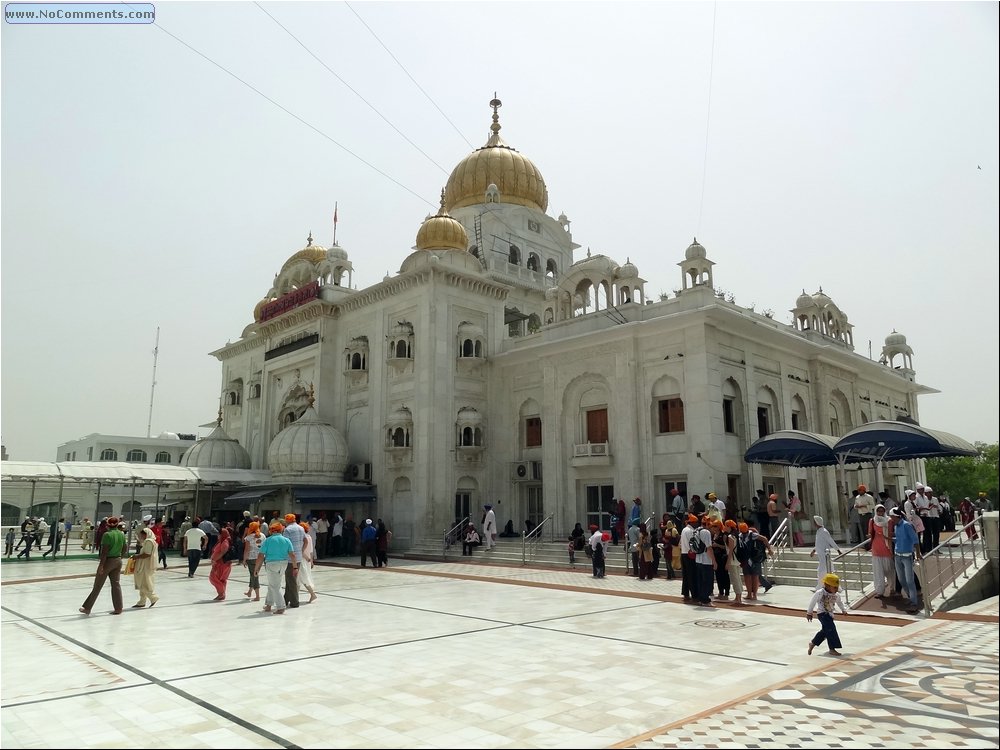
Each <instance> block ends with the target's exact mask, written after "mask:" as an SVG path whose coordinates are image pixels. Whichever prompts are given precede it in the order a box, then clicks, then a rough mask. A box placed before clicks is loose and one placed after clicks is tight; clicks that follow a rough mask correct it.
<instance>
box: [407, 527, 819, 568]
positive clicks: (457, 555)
mask: <svg viewBox="0 0 1000 750" xmlns="http://www.w3.org/2000/svg"><path fill="white" fill-rule="evenodd" d="M441 553H442V544H441V539H439V538H438V539H420V540H416V541H415V542H414V543H413V544H412V545H411V546H410V548H409V549H408V550H407V551H406V552H404V553H403V554H401V555H400V557H404V558H409V559H415V560H442V561H447V562H458V563H465V564H473V565H521V564H522V560H521V558H522V553H521V537H519V536H518V537H500V538H498V539H497V541H496V549H494V550H493V551H492V552H487V551H486V550H485V549H483V547H476V548H475V550H474V551H473V553H472V555H471V557H470V556H466V557H463V556H462V543H461V542H456V543H455V544H453V545H451V547H449V548H448V549H447V551H446V554H445V556H444V557H442V554H441ZM524 564H526V565H530V566H533V567H540V568H571V565H570V562H569V553H568V552H567V551H566V541H565V540H563V541H555V542H548V541H542V542H539V543H538V544H537V545H536V546H535V549H534V554H533V555H532V554H531V553H530V552H529V557H528V559H527V560H526V561H525V563H524ZM605 566H606V568H607V571H608V572H609V573H612V572H614V573H623V572H625V551H624V548H623V547H622V545H621V544H619V545H618V546H617V547H612V546H609V547H608V559H607V561H606V563H605ZM576 567H577V568H584V569H587V570H590V558H589V557H587V554H586V553H585V552H584V551H583V550H579V551H577V552H576ZM660 570H661V572H662V571H663V563H662V562H661V563H660ZM813 578H814V579H815V573H814V574H813Z"/></svg>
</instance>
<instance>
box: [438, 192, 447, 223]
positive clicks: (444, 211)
mask: <svg viewBox="0 0 1000 750" xmlns="http://www.w3.org/2000/svg"><path fill="white" fill-rule="evenodd" d="M446 213H448V212H447V211H446V210H445V207H444V188H441V208H439V209H438V213H437V215H438V216H444V215H445V214H446Z"/></svg>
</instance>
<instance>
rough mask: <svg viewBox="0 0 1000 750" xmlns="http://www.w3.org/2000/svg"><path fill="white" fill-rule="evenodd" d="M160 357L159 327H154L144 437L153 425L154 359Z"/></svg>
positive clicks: (147, 435)
mask: <svg viewBox="0 0 1000 750" xmlns="http://www.w3.org/2000/svg"><path fill="white" fill-rule="evenodd" d="M159 355H160V327H159V326H156V344H155V345H154V346H153V385H152V386H150V389H149V420H148V421H147V422H146V437H149V432H150V428H151V427H152V425H153V394H154V393H155V392H156V358H157V357H158V356H159Z"/></svg>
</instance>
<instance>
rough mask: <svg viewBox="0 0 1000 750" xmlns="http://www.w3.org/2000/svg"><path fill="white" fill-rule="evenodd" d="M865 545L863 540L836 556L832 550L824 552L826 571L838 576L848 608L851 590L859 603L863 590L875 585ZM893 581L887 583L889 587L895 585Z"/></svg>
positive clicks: (862, 597) (863, 593)
mask: <svg viewBox="0 0 1000 750" xmlns="http://www.w3.org/2000/svg"><path fill="white" fill-rule="evenodd" d="M867 544H868V540H867V539H863V540H862V541H860V542H858V543H857V544H855V545H854V546H853V547H851V548H850V549H847V550H843V551H842V552H839V553H838V554H837V555H836V556H834V554H833V550H832V549H828V550H827V551H826V569H827V570H829V571H830V572H831V573H836V574H837V576H839V578H840V591H841V592H842V593H843V594H844V603H845V604H846V605H847V606H848V607H849V606H851V590H852V589H853V590H854V591H855V593H856V594H857V597H856V598H857V599H858V600H859V602H860V600H862V599H864V597H865V590H866V589H867V588H868V587H869V586H874V585H875V584H874V582H873V580H872V563H871V559H870V558H871V554H870V552H869V548H867ZM894 581H895V579H893V580H892V581H889V585H890V586H893V585H895V584H894Z"/></svg>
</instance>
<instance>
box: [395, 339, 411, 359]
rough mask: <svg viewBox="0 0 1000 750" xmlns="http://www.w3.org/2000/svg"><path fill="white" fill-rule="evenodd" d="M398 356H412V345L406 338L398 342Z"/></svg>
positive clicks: (398, 357) (404, 357) (406, 357)
mask: <svg viewBox="0 0 1000 750" xmlns="http://www.w3.org/2000/svg"><path fill="white" fill-rule="evenodd" d="M396 358H397V359H409V358H410V346H409V343H408V342H407V341H406V340H405V339H400V340H399V341H397V342H396Z"/></svg>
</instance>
